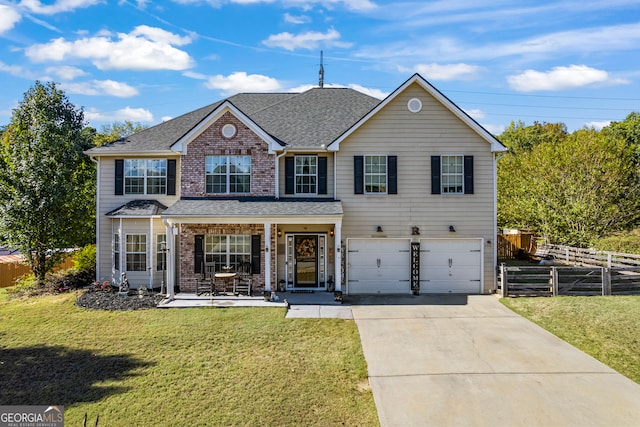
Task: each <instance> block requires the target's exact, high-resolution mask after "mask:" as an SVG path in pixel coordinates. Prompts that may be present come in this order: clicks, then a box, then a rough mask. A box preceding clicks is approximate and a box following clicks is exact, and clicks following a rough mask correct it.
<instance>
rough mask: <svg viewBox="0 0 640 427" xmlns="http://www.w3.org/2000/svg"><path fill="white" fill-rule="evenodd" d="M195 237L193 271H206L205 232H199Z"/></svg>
mask: <svg viewBox="0 0 640 427" xmlns="http://www.w3.org/2000/svg"><path fill="white" fill-rule="evenodd" d="M195 238H196V240H195V247H194V250H193V264H194V265H193V271H194V272H196V273H204V234H197V235H196V236H195Z"/></svg>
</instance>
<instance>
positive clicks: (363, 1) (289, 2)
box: [173, 0, 377, 12]
mask: <svg viewBox="0 0 640 427" xmlns="http://www.w3.org/2000/svg"><path fill="white" fill-rule="evenodd" d="M173 1H174V2H175V3H179V4H202V3H204V4H208V5H210V6H212V7H216V8H217V7H221V6H222V5H223V4H224V3H235V4H258V3H275V0H226V1H225V0H173ZM282 3H284V5H285V6H287V7H300V8H303V9H311V8H312V7H313V6H315V5H321V6H324V7H326V8H334V7H339V6H344V7H345V8H346V9H349V10H353V11H362V12H364V11H369V10H372V9H375V8H376V7H377V6H376V4H375V3H373V2H372V1H370V0H284V1H283V2H282Z"/></svg>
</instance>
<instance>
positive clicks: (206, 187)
mask: <svg viewBox="0 0 640 427" xmlns="http://www.w3.org/2000/svg"><path fill="white" fill-rule="evenodd" d="M216 157H219V158H225V159H226V162H225V174H224V176H225V191H224V192H215V191H209V183H208V182H207V181H208V178H209V177H214V176H222V174H216V173H213V172H211V173H209V172H208V169H209V165H208V163H209V159H213V158H216ZM232 158H242V159H248V160H249V172H248V173H242V174H237V173H232V172H231V159H232ZM252 163H253V159H252V157H251V155H226V154H219V155H218V154H212V155H208V156H206V157H205V160H204V191H205V193H206V194H250V193H251V169H252ZM232 176H248V177H249V183H248V186H249V188H248V191H231V177H232ZM211 185H212V186H213V184H211ZM211 189H213V188H211Z"/></svg>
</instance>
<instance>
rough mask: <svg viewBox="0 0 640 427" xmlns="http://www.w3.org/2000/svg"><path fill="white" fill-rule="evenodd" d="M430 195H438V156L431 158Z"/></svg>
mask: <svg viewBox="0 0 640 427" xmlns="http://www.w3.org/2000/svg"><path fill="white" fill-rule="evenodd" d="M431 194H440V156H431Z"/></svg>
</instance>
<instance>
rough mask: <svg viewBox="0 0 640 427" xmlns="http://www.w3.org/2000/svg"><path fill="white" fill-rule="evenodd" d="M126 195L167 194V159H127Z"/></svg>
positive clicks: (125, 175) (125, 170)
mask: <svg viewBox="0 0 640 427" xmlns="http://www.w3.org/2000/svg"><path fill="white" fill-rule="evenodd" d="M124 193H125V194H166V193H167V160H166V159H152V160H150V159H126V160H125V161H124Z"/></svg>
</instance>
